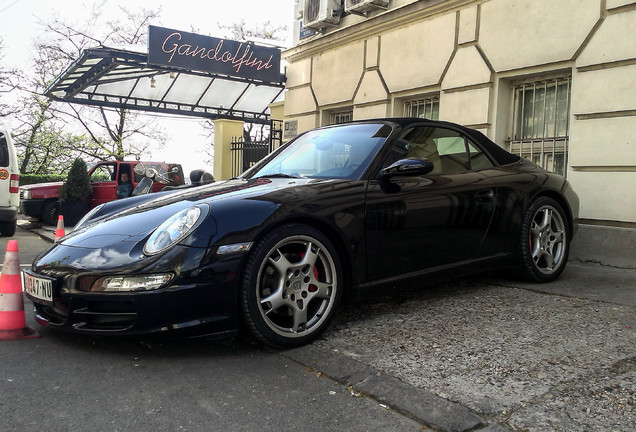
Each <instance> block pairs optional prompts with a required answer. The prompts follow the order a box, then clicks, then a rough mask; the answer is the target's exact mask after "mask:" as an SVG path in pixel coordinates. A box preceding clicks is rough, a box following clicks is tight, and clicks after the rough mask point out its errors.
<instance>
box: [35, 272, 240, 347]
mask: <svg viewBox="0 0 636 432" xmlns="http://www.w3.org/2000/svg"><path fill="white" fill-rule="evenodd" d="M228 288H229V287H228V286H223V285H215V286H208V285H207V284H205V283H199V284H193V285H189V286H179V287H170V288H167V289H165V290H159V291H156V292H145V293H127V294H94V293H86V294H77V293H74V294H62V295H61V296H57V297H55V300H54V304H53V306H48V305H44V304H38V303H34V311H35V317H36V320H37V321H38V323H40V324H41V325H44V326H47V327H50V328H55V329H59V330H64V331H68V332H74V333H85V334H101V335H122V334H127V335H141V334H153V333H166V332H169V333H179V334H182V335H188V336H194V335H206V334H217V333H218V334H222V333H223V334H225V333H228V332H232V331H236V329H237V328H238V325H237V317H236V313H235V309H236V302H235V300H234V299H231V298H229V297H230V296H228V295H227V293H230V292H231V293H233V292H234V291H233V290H232V289H228ZM224 293H225V294H224Z"/></svg>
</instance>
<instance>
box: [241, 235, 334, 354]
mask: <svg viewBox="0 0 636 432" xmlns="http://www.w3.org/2000/svg"><path fill="white" fill-rule="evenodd" d="M342 290H343V277H342V268H341V263H340V260H339V258H338V255H337V253H336V250H335V248H334V247H333V245H332V243H331V242H330V241H329V239H328V238H327V236H325V235H324V234H323V233H321V232H320V231H318V230H317V229H315V228H313V227H310V226H307V225H302V224H289V225H284V226H281V227H279V228H277V229H275V230H273V231H272V232H270V233H268V234H267V235H266V236H265V237H264V238H263V239H262V240H261V241H259V242H258V243H257V244H255V245H254V247H253V249H252V251H251V252H250V256H249V257H248V260H247V263H246V265H245V268H244V272H243V279H242V283H241V316H242V322H243V325H244V326H245V329H246V330H247V331H248V332H249V334H250V335H251V336H252V337H254V338H255V339H256V340H257V341H259V342H261V343H263V344H266V345H270V346H273V347H276V348H290V347H295V346H300V345H303V344H306V343H309V342H311V341H313V340H314V339H316V338H317V337H318V336H319V335H320V334H321V333H322V332H323V331H324V330H325V329H326V328H327V327H328V326H329V324H330V323H331V320H332V319H333V316H334V314H335V312H336V309H337V307H338V305H339V303H340V299H341V298H342Z"/></svg>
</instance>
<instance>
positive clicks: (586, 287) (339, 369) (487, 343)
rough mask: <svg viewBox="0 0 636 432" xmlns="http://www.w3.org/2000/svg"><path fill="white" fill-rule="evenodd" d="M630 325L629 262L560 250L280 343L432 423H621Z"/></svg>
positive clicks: (465, 427) (635, 365)
mask: <svg viewBox="0 0 636 432" xmlns="http://www.w3.org/2000/svg"><path fill="white" fill-rule="evenodd" d="M20 226H21V227H22V228H24V229H29V230H31V231H33V232H35V233H37V234H38V235H40V236H42V237H43V238H46V239H48V240H50V241H53V239H54V235H55V228H54V227H47V226H38V224H34V223H27V222H23V223H21V225H20ZM69 230H70V228H67V232H69ZM634 329H636V271H635V270H624V269H623V270H621V269H614V268H611V267H603V266H599V265H590V264H581V263H577V262H570V263H568V267H567V268H566V270H565V272H564V273H563V275H562V276H561V277H560V278H559V280H557V281H555V282H553V283H550V284H531V283H526V282H521V281H518V280H515V279H512V278H504V277H498V276H496V275H486V276H481V277H474V278H469V279H460V280H457V281H453V282H448V283H444V284H439V285H434V286H432V287H428V288H424V289H422V290H421V291H417V292H409V293H401V294H397V295H394V296H390V297H387V298H383V299H374V300H371V301H369V302H367V303H362V304H356V305H345V306H344V307H343V308H342V309H341V310H340V312H339V314H338V315H337V317H336V319H335V321H334V323H333V325H332V327H331V328H330V329H329V330H328V331H327V332H326V333H325V335H324V336H323V337H322V338H321V339H320V340H319V341H317V342H316V343H314V344H313V345H309V346H305V347H302V348H298V349H294V350H289V351H283V352H281V355H283V356H286V357H288V358H290V359H292V360H294V361H296V362H298V363H300V364H302V365H304V366H306V367H307V368H309V369H310V370H312V371H313V372H314V373H315V374H316V375H317V376H319V377H328V378H331V379H333V380H335V381H336V382H337V383H339V384H340V385H342V386H347V387H349V389H350V392H351V394H352V396H357V397H369V398H372V399H375V400H376V401H378V403H380V404H383V405H384V406H386V407H387V408H390V409H393V410H396V411H398V412H401V413H402V414H404V415H406V416H408V417H410V418H413V419H415V420H416V421H418V422H420V423H421V424H423V425H426V426H427V427H429V428H432V429H433V430H439V431H472V430H478V431H488V432H493V431H495V432H496V431H506V430H511V431H515V430H524V431H552V430H568V431H588V430H616V431H623V430H636V414H635V412H636V409H635V406H636V390H635V389H636V332H635V330H634Z"/></svg>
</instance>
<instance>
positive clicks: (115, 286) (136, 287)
mask: <svg viewBox="0 0 636 432" xmlns="http://www.w3.org/2000/svg"><path fill="white" fill-rule="evenodd" d="M173 277H174V274H172V273H165V274H155V275H138V276H131V275H128V276H106V277H101V278H99V279H97V280H96V281H95V282H94V283H93V284H92V286H91V288H90V291H91V292H131V291H150V290H156V289H159V288H163V287H164V286H166V285H168V283H169V282H170V281H171V280H172V278H173Z"/></svg>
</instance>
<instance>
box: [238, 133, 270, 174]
mask: <svg viewBox="0 0 636 432" xmlns="http://www.w3.org/2000/svg"><path fill="white" fill-rule="evenodd" d="M230 149H231V154H232V177H237V176H239V175H241V174H242V173H243V172H244V171H246V170H247V169H249V168H250V167H251V166H253V165H254V164H255V163H256V162H258V161H260V160H261V159H263V158H264V157H265V156H267V155H268V154H269V153H270V151H271V142H270V140H269V139H266V140H262V141H245V140H244V139H243V137H235V138H232V142H231V145H230Z"/></svg>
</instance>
